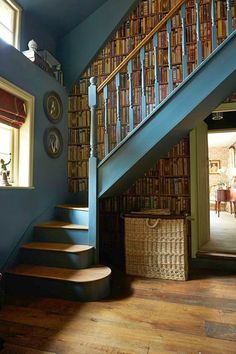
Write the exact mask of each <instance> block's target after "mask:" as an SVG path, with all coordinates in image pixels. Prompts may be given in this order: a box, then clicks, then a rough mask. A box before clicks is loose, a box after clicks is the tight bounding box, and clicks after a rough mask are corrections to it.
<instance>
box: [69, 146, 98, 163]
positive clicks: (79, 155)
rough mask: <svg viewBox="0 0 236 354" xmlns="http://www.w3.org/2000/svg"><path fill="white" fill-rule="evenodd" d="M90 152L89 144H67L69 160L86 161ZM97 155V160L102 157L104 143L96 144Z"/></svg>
mask: <svg viewBox="0 0 236 354" xmlns="http://www.w3.org/2000/svg"><path fill="white" fill-rule="evenodd" d="M89 154H90V146H89V145H69V146H68V160H69V161H83V160H85V161H88V159H89ZM97 156H98V159H99V160H102V159H103V158H104V145H103V144H99V145H97Z"/></svg>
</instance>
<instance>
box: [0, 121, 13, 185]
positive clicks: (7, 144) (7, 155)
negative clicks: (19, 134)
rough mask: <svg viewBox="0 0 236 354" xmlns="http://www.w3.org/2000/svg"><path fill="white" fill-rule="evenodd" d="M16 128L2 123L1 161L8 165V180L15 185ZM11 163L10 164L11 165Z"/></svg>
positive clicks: (0, 134) (0, 127) (0, 138)
mask: <svg viewBox="0 0 236 354" xmlns="http://www.w3.org/2000/svg"><path fill="white" fill-rule="evenodd" d="M14 130H15V129H14V128H12V127H9V126H7V125H5V124H1V123H0V159H1V160H4V162H5V163H7V165H8V168H7V170H8V177H9V178H8V179H9V182H10V183H12V182H13V183H14V161H13V160H12V156H15V154H14ZM9 162H10V163H9Z"/></svg>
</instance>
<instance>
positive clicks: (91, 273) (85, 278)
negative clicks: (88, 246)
mask: <svg viewBox="0 0 236 354" xmlns="http://www.w3.org/2000/svg"><path fill="white" fill-rule="evenodd" d="M7 273H9V274H13V275H20V276H29V277H36V278H44V279H54V280H61V281H68V282H75V283H86V282H92V281H96V280H100V279H104V278H106V277H108V276H109V275H110V274H111V269H110V268H108V267H106V266H93V267H90V268H86V269H79V270H74V269H69V268H54V267H44V266H35V265H27V264H19V265H17V266H15V267H13V268H11V269H10V270H8V271H7Z"/></svg>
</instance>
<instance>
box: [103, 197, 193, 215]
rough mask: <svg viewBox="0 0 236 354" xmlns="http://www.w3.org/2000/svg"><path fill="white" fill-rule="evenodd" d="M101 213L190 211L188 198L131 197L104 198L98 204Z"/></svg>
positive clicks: (177, 213) (177, 212)
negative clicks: (156, 210) (161, 210)
mask: <svg viewBox="0 0 236 354" xmlns="http://www.w3.org/2000/svg"><path fill="white" fill-rule="evenodd" d="M99 205H100V212H101V213H121V212H127V211H131V210H140V209H169V210H170V212H171V214H176V215H180V214H185V213H189V211H190V198H189V197H180V196H169V197H166V196H165V197H159V196H156V195H153V196H141V195H140V196H131V195H123V196H120V197H113V198H106V199H103V200H102V201H101V202H100V204H99Z"/></svg>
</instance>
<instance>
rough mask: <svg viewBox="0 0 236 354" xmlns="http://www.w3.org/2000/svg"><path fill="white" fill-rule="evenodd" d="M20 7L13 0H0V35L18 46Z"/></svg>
mask: <svg viewBox="0 0 236 354" xmlns="http://www.w3.org/2000/svg"><path fill="white" fill-rule="evenodd" d="M20 11H21V8H20V7H19V5H17V4H16V3H15V2H14V1H13V0H0V37H1V38H2V39H3V40H4V41H6V42H7V43H9V44H11V45H13V46H14V47H16V48H18V46H19V26H20Z"/></svg>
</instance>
